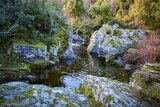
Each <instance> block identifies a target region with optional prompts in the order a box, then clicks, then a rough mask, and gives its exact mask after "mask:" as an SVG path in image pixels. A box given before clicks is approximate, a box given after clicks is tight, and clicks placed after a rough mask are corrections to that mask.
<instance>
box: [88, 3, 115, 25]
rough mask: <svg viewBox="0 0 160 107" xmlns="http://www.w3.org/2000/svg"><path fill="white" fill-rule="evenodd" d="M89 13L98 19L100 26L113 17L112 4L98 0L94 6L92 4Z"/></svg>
mask: <svg viewBox="0 0 160 107" xmlns="http://www.w3.org/2000/svg"><path fill="white" fill-rule="evenodd" d="M88 13H89V15H90V16H91V18H92V19H94V20H95V21H97V23H98V25H99V26H101V25H102V24H104V23H107V22H108V21H110V20H112V18H113V13H112V12H111V5H110V4H109V3H108V2H106V1H105V0H98V1H97V2H96V3H95V4H94V5H93V6H91V8H90V9H89V12H88Z"/></svg>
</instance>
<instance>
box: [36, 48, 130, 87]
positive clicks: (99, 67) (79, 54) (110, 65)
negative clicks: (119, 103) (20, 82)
mask: <svg viewBox="0 0 160 107" xmlns="http://www.w3.org/2000/svg"><path fill="white" fill-rule="evenodd" d="M73 49H74V53H75V55H76V58H75V59H70V60H64V59H61V60H60V63H59V64H57V65H56V66H54V67H48V68H47V69H45V70H43V71H41V72H38V73H37V74H36V75H37V78H38V79H37V80H36V81H35V82H33V83H34V84H45V85H48V86H51V87H57V86H63V87H78V86H79V84H80V82H81V81H82V78H81V74H83V75H86V74H91V75H96V76H103V77H108V78H111V79H114V80H118V81H120V82H125V83H128V82H129V78H130V76H131V72H130V71H127V70H125V69H123V68H122V67H120V66H119V65H117V64H115V63H114V62H106V61H105V59H104V58H99V57H98V56H97V55H93V54H92V55H91V54H89V53H87V50H86V47H85V46H73ZM71 74H74V75H71ZM67 76H68V77H69V78H64V77H67Z"/></svg>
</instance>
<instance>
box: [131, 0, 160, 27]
mask: <svg viewBox="0 0 160 107" xmlns="http://www.w3.org/2000/svg"><path fill="white" fill-rule="evenodd" d="M129 14H130V16H131V17H133V18H134V20H135V22H136V23H137V24H138V25H149V26H150V27H151V28H153V29H156V28H159V27H160V23H159V22H160V2H159V0H134V4H133V6H132V7H131V10H130V13H129Z"/></svg>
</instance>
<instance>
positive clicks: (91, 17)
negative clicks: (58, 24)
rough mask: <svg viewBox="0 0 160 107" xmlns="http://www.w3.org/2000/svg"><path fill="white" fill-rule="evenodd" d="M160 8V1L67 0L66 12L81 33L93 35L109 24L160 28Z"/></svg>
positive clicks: (65, 4)
mask: <svg viewBox="0 0 160 107" xmlns="http://www.w3.org/2000/svg"><path fill="white" fill-rule="evenodd" d="M159 7H160V3H159V1H158V0H145V1H144V0H76V1H75V0H65V2H64V6H63V10H64V11H63V12H64V15H65V16H66V17H67V21H68V23H69V24H70V25H71V26H72V27H73V28H74V29H76V30H77V32H78V33H79V34H82V35H85V36H90V35H91V34H92V33H93V31H95V30H97V29H98V28H100V27H101V26H102V24H105V23H109V24H114V23H119V24H120V25H121V26H122V27H124V28H147V29H152V30H155V29H158V28H160V24H159V23H158V22H160V8H159ZM130 22H131V23H130ZM129 23H130V24H129Z"/></svg>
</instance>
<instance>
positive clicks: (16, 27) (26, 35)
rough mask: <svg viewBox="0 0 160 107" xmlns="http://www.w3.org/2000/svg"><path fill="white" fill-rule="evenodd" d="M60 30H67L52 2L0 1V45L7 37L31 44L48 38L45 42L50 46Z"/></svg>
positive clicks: (52, 0)
mask: <svg viewBox="0 0 160 107" xmlns="http://www.w3.org/2000/svg"><path fill="white" fill-rule="evenodd" d="M62 28H63V29H68V27H67V25H66V24H65V21H64V18H63V16H62V13H61V12H60V9H59V8H58V7H57V5H56V4H55V2H54V0H49V1H46V0H7V1H6V0H0V43H1V42H3V41H4V40H7V39H8V38H9V37H12V38H13V39H20V41H21V40H25V41H26V40H27V41H29V42H31V43H32V42H33V41H34V42H35V41H38V40H39V41H45V40H43V39H46V38H48V37H50V38H48V39H47V40H46V41H45V42H48V43H46V44H47V45H51V43H53V42H51V41H52V39H51V38H53V39H56V38H58V37H57V36H56V34H59V33H61V32H62ZM64 33H65V34H63V35H64V36H67V35H68V34H67V33H66V32H64ZM39 35H42V36H39ZM61 38H62V37H61ZM64 38H65V37H64ZM53 41H55V40H53Z"/></svg>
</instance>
